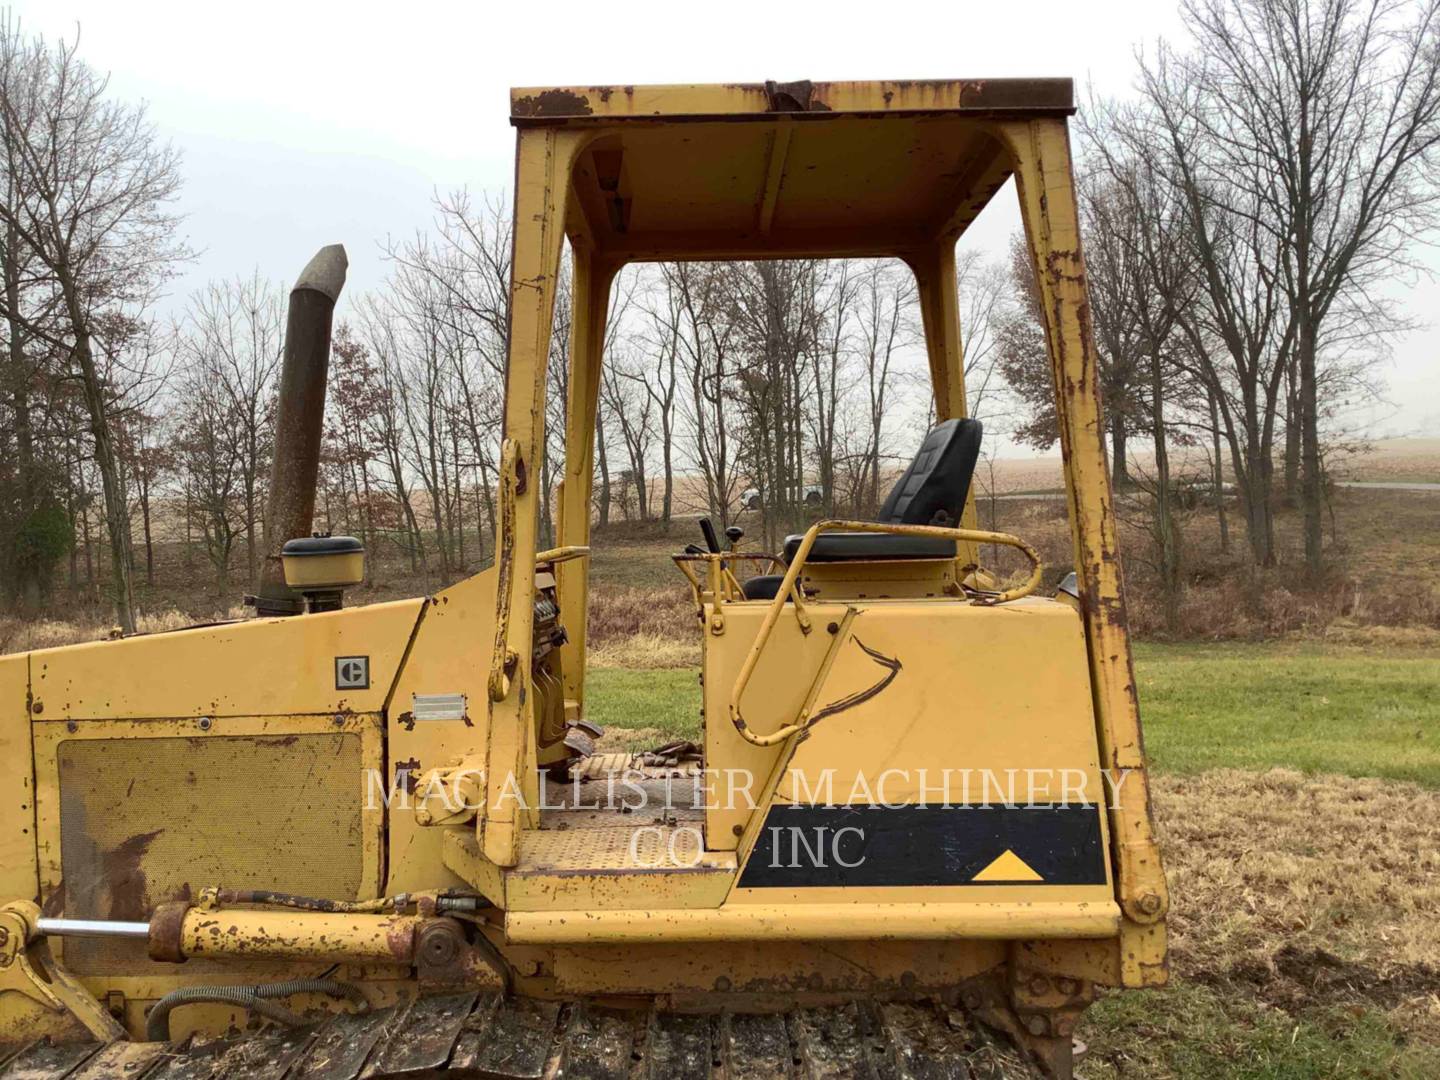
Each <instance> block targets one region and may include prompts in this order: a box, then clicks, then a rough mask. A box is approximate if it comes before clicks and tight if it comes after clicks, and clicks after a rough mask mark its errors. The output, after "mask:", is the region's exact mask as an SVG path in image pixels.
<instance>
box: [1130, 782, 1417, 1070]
mask: <svg viewBox="0 0 1440 1080" xmlns="http://www.w3.org/2000/svg"><path fill="white" fill-rule="evenodd" d="M1154 788H1155V791H1154V795H1155V806H1156V814H1157V817H1158V819H1159V822H1160V829H1161V843H1162V846H1163V850H1164V853H1165V858H1166V864H1167V865H1166V871H1167V873H1168V875H1169V879H1170V888H1171V892H1172V895H1173V896H1174V898H1175V903H1174V908H1173V910H1172V914H1171V918H1170V930H1171V935H1172V936H1171V948H1172V954H1171V962H1172V967H1173V973H1174V975H1176V976H1177V977H1179V978H1181V979H1186V980H1191V981H1196V982H1203V983H1207V984H1213V985H1219V986H1223V987H1224V988H1226V989H1227V990H1233V991H1235V992H1236V993H1245V994H1247V995H1251V996H1257V997H1258V998H1259V999H1260V1000H1262V1001H1265V1002H1268V1003H1270V1004H1272V1005H1274V1006H1276V1007H1278V1008H1284V1009H1287V1010H1294V1009H1298V1008H1305V1007H1312V1006H1315V1005H1321V1004H1324V1005H1331V1004H1338V1005H1342V1006H1343V1005H1348V1004H1352V1003H1370V1004H1377V1003H1378V1004H1379V1005H1381V1006H1383V1007H1384V1008H1385V1009H1387V1010H1390V1011H1392V1012H1394V1013H1395V1014H1396V1019H1397V1022H1401V1023H1403V1026H1404V1027H1405V1028H1406V1029H1407V1030H1411V1031H1413V1032H1415V1033H1416V1034H1420V1035H1423V1036H1424V1037H1425V1038H1426V1039H1428V1040H1429V1041H1432V1042H1437V1043H1440V935H1437V934H1436V932H1435V926H1436V923H1437V920H1440V791H1435V790H1433V789H1427V788H1422V787H1419V786H1418V785H1414V784H1406V783H1399V782H1396V781H1385V780H1372V779H1354V778H1350V777H1342V776H1321V777H1315V776H1305V775H1303V774H1301V773H1299V772H1295V771H1293V770H1289V769H1274V770H1271V771H1270V772H1266V773H1260V774H1256V773H1252V772H1244V771H1241V770H1237V769H1218V770H1214V771H1211V772H1206V773H1201V774H1199V775H1197V776H1189V777H1179V776H1172V775H1161V776H1158V777H1156V778H1155V780H1154ZM1317 823H1323V827H1317Z"/></svg>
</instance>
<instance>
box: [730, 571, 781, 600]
mask: <svg viewBox="0 0 1440 1080" xmlns="http://www.w3.org/2000/svg"><path fill="white" fill-rule="evenodd" d="M784 583H785V575H784V574H760V575H758V576H756V577H752V578H751V579H750V580H749V581H747V582H745V584H744V585H742V586H740V587H741V588H742V589H743V590H744V591H745V599H746V600H774V599H775V594H776V593H778V592H779V591H780V586H781V585H783V584H784Z"/></svg>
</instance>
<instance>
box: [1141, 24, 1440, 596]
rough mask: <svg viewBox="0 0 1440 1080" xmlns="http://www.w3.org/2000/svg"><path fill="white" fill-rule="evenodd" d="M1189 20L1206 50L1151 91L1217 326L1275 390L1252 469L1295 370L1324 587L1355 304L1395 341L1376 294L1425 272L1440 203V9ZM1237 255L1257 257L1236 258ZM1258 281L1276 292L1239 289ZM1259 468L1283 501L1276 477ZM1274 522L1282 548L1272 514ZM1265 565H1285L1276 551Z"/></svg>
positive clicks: (1148, 71) (1156, 78) (1310, 558)
mask: <svg viewBox="0 0 1440 1080" xmlns="http://www.w3.org/2000/svg"><path fill="white" fill-rule="evenodd" d="M1182 10H1183V12H1184V14H1185V17H1186V22H1187V24H1188V26H1189V28H1190V30H1191V32H1192V34H1193V36H1194V38H1195V49H1194V50H1193V52H1189V53H1184V54H1180V53H1177V52H1176V51H1174V50H1172V49H1169V48H1166V47H1162V48H1161V50H1160V52H1159V54H1158V56H1157V57H1156V59H1155V60H1154V61H1153V62H1152V63H1149V64H1147V65H1145V67H1144V73H1143V78H1142V87H1143V89H1144V91H1145V94H1146V97H1147V98H1148V99H1149V102H1150V104H1151V106H1152V113H1153V115H1154V117H1155V118H1156V120H1157V121H1158V123H1157V125H1156V129H1155V131H1156V133H1158V134H1161V135H1162V136H1164V140H1163V143H1162V145H1163V146H1164V148H1165V151H1166V153H1167V157H1168V159H1169V160H1168V165H1169V168H1170V170H1171V173H1172V175H1173V177H1174V178H1175V180H1176V181H1178V182H1179V183H1180V184H1182V185H1183V190H1184V192H1185V194H1186V196H1187V198H1188V200H1189V203H1190V208H1191V215H1192V218H1193V226H1194V228H1195V231H1196V234H1197V237H1196V238H1197V243H1198V246H1199V249H1200V251H1201V254H1202V255H1203V256H1204V259H1205V266H1206V272H1207V275H1208V277H1209V278H1210V291H1211V294H1212V305H1211V306H1212V308H1213V309H1214V317H1215V322H1216V324H1217V326H1218V328H1219V329H1220V331H1221V333H1222V336H1223V337H1224V338H1225V340H1226V346H1227V348H1228V350H1229V351H1230V353H1231V355H1232V358H1233V359H1234V360H1235V362H1236V365H1237V367H1238V368H1240V372H1239V373H1240V374H1241V381H1242V384H1243V385H1244V386H1245V387H1247V388H1248V389H1249V391H1250V396H1258V395H1255V393H1254V390H1255V389H1256V388H1257V387H1260V386H1263V388H1264V391H1265V402H1264V406H1265V407H1264V420H1263V421H1261V422H1260V423H1258V424H1256V423H1254V422H1251V421H1250V419H1249V417H1248V416H1247V417H1246V421H1247V422H1246V428H1247V431H1246V436H1247V440H1248V441H1249V442H1251V443H1255V442H1260V443H1262V444H1263V445H1261V446H1247V447H1246V451H1247V453H1246V458H1247V461H1246V464H1247V465H1250V464H1251V461H1252V460H1254V459H1255V458H1256V457H1257V456H1258V455H1259V454H1261V453H1264V454H1266V455H1268V452H1269V440H1271V439H1273V429H1274V424H1275V419H1274V414H1275V411H1276V409H1275V405H1276V399H1277V397H1278V395H1279V393H1280V392H1281V386H1282V384H1283V382H1284V379H1285V377H1286V374H1287V373H1288V372H1290V371H1291V367H1290V365H1291V364H1292V363H1293V365H1294V368H1293V370H1294V372H1295V374H1296V376H1297V378H1296V383H1297V386H1296V394H1297V396H1298V402H1297V404H1298V413H1299V415H1298V421H1299V428H1300V458H1301V465H1302V468H1301V503H1302V505H1303V507H1304V516H1305V558H1306V565H1307V568H1308V569H1309V571H1310V572H1311V573H1312V575H1313V574H1318V573H1319V571H1320V569H1321V560H1322V539H1323V537H1322V528H1321V526H1322V495H1323V491H1322V475H1321V465H1322V462H1321V450H1320V417H1321V410H1320V407H1319V394H1318V387H1319V386H1320V385H1321V382H1322V380H1323V374H1322V371H1321V366H1322V362H1323V360H1324V357H1325V355H1326V350H1327V347H1330V346H1331V345H1333V341H1332V339H1331V334H1332V322H1333V321H1334V320H1335V318H1336V316H1337V313H1338V311H1339V310H1340V309H1341V308H1344V307H1345V306H1347V305H1348V306H1349V308H1350V312H1351V315H1352V316H1353V315H1355V314H1356V313H1363V315H1364V318H1365V319H1366V321H1367V323H1368V329H1369V333H1370V334H1371V335H1381V334H1384V333H1386V332H1389V331H1393V330H1394V328H1395V324H1394V323H1393V322H1392V321H1391V320H1390V319H1389V312H1388V310H1387V309H1386V308H1385V307H1384V306H1383V305H1379V304H1376V303H1374V302H1373V298H1372V290H1373V287H1374V285H1375V284H1376V283H1377V281H1379V280H1380V279H1381V278H1383V277H1384V276H1386V275H1388V274H1390V273H1393V272H1394V271H1395V270H1396V269H1397V268H1400V267H1403V266H1406V265H1408V264H1409V257H1408V255H1407V252H1408V250H1409V246H1410V244H1411V242H1412V239H1413V238H1414V237H1415V236H1416V235H1417V234H1418V233H1420V232H1422V231H1424V230H1427V229H1429V228H1431V227H1433V226H1434V224H1435V212H1436V207H1437V205H1440V186H1437V184H1436V183H1435V177H1434V172H1433V170H1434V167H1435V154H1436V146H1437V143H1440V50H1437V47H1436V31H1437V17H1440V3H1437V2H1436V0H1415V2H1410V0H1323V2H1315V0H1185V3H1184V4H1183V8H1182ZM1236 240H1238V241H1240V243H1239V244H1238V245H1237V244H1236V243H1235V241H1236ZM1237 247H1238V248H1239V249H1240V250H1241V251H1244V252H1245V258H1243V259H1240V260H1235V259H1233V258H1227V257H1226V255H1227V252H1229V251H1231V250H1234V249H1235V248H1237ZM1242 270H1243V273H1244V274H1245V275H1246V276H1248V277H1250V278H1252V279H1257V278H1258V279H1260V284H1259V285H1258V286H1257V285H1256V284H1249V285H1248V286H1244V285H1240V284H1239V282H1237V281H1236V280H1235V277H1236V272H1237V271H1242ZM1227 271H1228V272H1227ZM1237 301H1248V303H1246V304H1245V306H1244V307H1241V305H1240V303H1237ZM1237 309H1238V310H1237ZM1257 329H1258V330H1260V331H1262V332H1261V333H1258V334H1257V333H1256V332H1255V331H1256V330H1257ZM1257 345H1258V347H1259V348H1258V350H1257ZM1257 351H1264V352H1265V353H1266V354H1267V355H1266V356H1265V357H1264V358H1263V359H1262V358H1261V357H1259V356H1257V355H1256V353H1257ZM1247 369H1248V370H1247ZM1262 369H1263V372H1262V373H1261V374H1260V375H1259V377H1258V378H1257V377H1255V375H1254V374H1252V372H1261V371H1262ZM1246 404H1247V406H1248V402H1247V403H1246ZM1224 406H1225V402H1224V401H1223V399H1222V401H1221V411H1222V413H1223V412H1224V411H1225V408H1224ZM1257 406H1258V402H1257ZM1257 427H1258V428H1260V429H1261V430H1260V431H1258V432H1253V431H1251V430H1248V429H1250V428H1257ZM1237 456H1238V455H1237ZM1258 464H1260V465H1261V469H1262V471H1263V472H1264V476H1263V477H1262V478H1261V479H1262V480H1263V483H1264V484H1265V485H1266V488H1267V491H1266V499H1267V503H1268V486H1269V479H1270V476H1269V473H1270V469H1269V468H1268V467H1267V463H1265V462H1258ZM1249 479H1250V483H1251V484H1252V485H1253V484H1254V483H1256V482H1257V481H1256V480H1255V479H1254V478H1253V477H1252V478H1249ZM1253 499H1254V497H1253V496H1252V500H1251V501H1253ZM1254 516H1255V515H1254V514H1253V513H1252V514H1251V517H1252V518H1253V517H1254ZM1256 524H1257V522H1255V521H1253V520H1252V522H1251V525H1252V532H1253V531H1254V527H1255V525H1256ZM1258 524H1260V526H1261V528H1262V530H1263V531H1264V532H1265V533H1266V534H1267V536H1266V538H1265V540H1264V541H1263V542H1264V543H1265V544H1267V545H1268V543H1269V541H1268V532H1269V525H1268V518H1267V520H1266V521H1263V522H1259V523H1258ZM1253 544H1254V540H1253V539H1252V545H1253ZM1256 554H1257V557H1261V559H1260V561H1264V562H1269V561H1271V560H1272V559H1273V553H1272V552H1271V551H1270V550H1269V549H1268V547H1267V548H1266V549H1264V550H1257V552H1256Z"/></svg>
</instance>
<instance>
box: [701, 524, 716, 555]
mask: <svg viewBox="0 0 1440 1080" xmlns="http://www.w3.org/2000/svg"><path fill="white" fill-rule="evenodd" d="M700 531H701V532H702V533H704V534H705V546H706V547H708V548H709V549H710V554H712V555H719V554H720V538H719V537H718V536H716V535H715V526H714V525H713V524H711V522H710V519H709V518H704V517H702V518H701V519H700Z"/></svg>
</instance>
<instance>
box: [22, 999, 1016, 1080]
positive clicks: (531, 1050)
mask: <svg viewBox="0 0 1440 1080" xmlns="http://www.w3.org/2000/svg"><path fill="white" fill-rule="evenodd" d="M1035 1075H1037V1074H1036V1073H1035V1072H1033V1071H1032V1070H1031V1069H1030V1067H1029V1066H1028V1065H1027V1064H1026V1062H1025V1059H1024V1058H1023V1057H1022V1056H1021V1055H1020V1054H1019V1053H1018V1052H1017V1051H1016V1050H1015V1049H1014V1048H1012V1047H1009V1046H1007V1045H1005V1044H1004V1043H1003V1042H1001V1041H999V1040H997V1039H996V1038H995V1037H994V1036H993V1035H992V1034H990V1033H989V1032H988V1029H984V1028H982V1027H981V1026H980V1025H979V1024H978V1023H977V1022H976V1021H974V1020H973V1019H972V1018H970V1017H969V1016H967V1015H966V1014H965V1013H964V1012H962V1011H960V1010H958V1009H954V1008H950V1007H947V1006H946V1005H944V1004H942V1003H940V1002H937V1001H931V1000H925V1001H918V1002H885V1003H868V1002H867V1003H861V1004H848V1005H841V1006H834V1007H827V1008H809V1009H795V1010H792V1011H790V1012H785V1013H764V1014H737V1013H721V1014H716V1015H698V1014H693V1013H674V1012H660V1011H652V1012H649V1013H646V1012H644V1011H641V1010H626V1011H618V1010H612V1009H605V1008H600V1007H596V1006H591V1005H586V1004H577V1003H561V1002H554V1001H539V1000H534V999H530V998H519V997H503V996H501V995H499V994H493V993H461V994H448V995H439V996H432V997H423V998H420V999H418V1000H415V1001H412V1002H408V1003H405V1004H402V1005H396V1006H392V1007H390V1008H385V1009H377V1010H375V1011H374V1012H370V1013H363V1014H342V1015H335V1016H331V1017H329V1018H328V1019H326V1020H324V1021H322V1022H319V1023H316V1024H313V1025H310V1026H308V1027H301V1028H284V1027H275V1026H271V1027H265V1028H262V1029H260V1030H259V1031H257V1032H254V1033H251V1034H247V1035H241V1036H238V1037H235V1038H229V1039H213V1040H209V1041H205V1042H199V1041H189V1040H187V1041H185V1042H183V1043H179V1044H174V1045H167V1044H165V1043H115V1044H112V1045H110V1046H105V1047H102V1046H100V1045H98V1044H93V1043H91V1044H84V1043H82V1044H61V1045H52V1044H50V1043H49V1042H46V1041H41V1042H36V1043H32V1044H31V1045H29V1046H25V1047H23V1048H21V1049H19V1050H18V1052H14V1053H13V1054H12V1055H11V1056H10V1057H9V1058H8V1060H5V1061H4V1064H3V1065H0V1080H102V1078H105V1080H111V1078H115V1077H124V1078H127V1080H222V1078H231V1077H246V1078H266V1080H387V1078H401V1077H406V1078H418V1077H444V1078H452V1077H453V1078H457V1080H458V1078H460V1077H488V1078H497V1080H558V1078H561V1077H565V1078H594V1080H651V1078H654V1080H662V1078H663V1080H775V1078H777V1077H778V1078H791V1080H849V1078H855V1080H860V1078H866V1080H941V1078H953V1080H1012V1078H1021V1077H1025V1078H1029V1077H1033V1076H1035Z"/></svg>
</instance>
